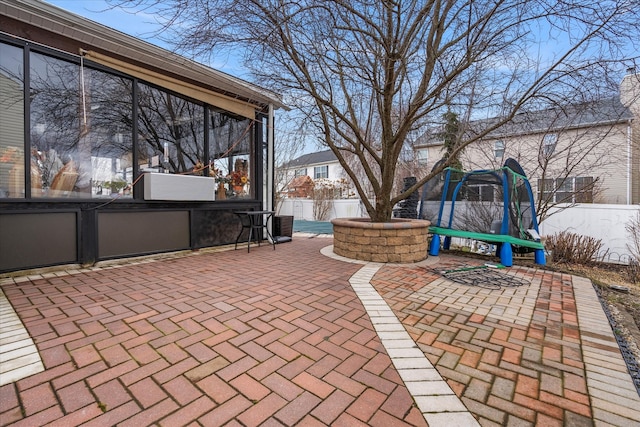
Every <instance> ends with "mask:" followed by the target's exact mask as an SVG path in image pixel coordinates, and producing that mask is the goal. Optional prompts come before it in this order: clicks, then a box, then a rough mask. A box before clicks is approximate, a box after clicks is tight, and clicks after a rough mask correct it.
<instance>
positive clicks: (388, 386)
mask: <svg viewBox="0 0 640 427" xmlns="http://www.w3.org/2000/svg"><path fill="white" fill-rule="evenodd" d="M330 244H331V239H330V238H308V236H300V235H298V236H294V240H293V242H291V243H287V244H283V245H279V246H277V248H276V251H273V250H272V249H271V247H269V246H265V245H263V247H260V248H255V250H253V249H252V251H251V253H250V254H247V252H246V251H242V250H238V251H222V252H207V251H203V252H200V253H195V254H189V255H187V256H175V257H163V258H161V259H159V260H145V261H140V262H136V263H129V264H125V265H121V266H114V267H101V268H96V269H90V270H82V271H70V272H58V273H49V274H45V275H36V276H30V277H20V278H16V279H0V284H2V290H3V291H4V293H5V294H6V296H7V298H8V299H9V301H10V302H11V304H12V305H13V307H14V308H15V310H16V312H17V314H18V317H19V318H20V319H21V320H22V322H23V323H24V325H25V326H26V329H27V330H28V332H29V335H30V336H31V337H32V339H33V341H34V342H35V345H36V347H37V349H38V351H39V353H40V356H41V357H42V362H43V364H44V368H45V369H44V371H42V372H39V373H34V374H32V375H29V376H26V377H25V378H23V379H20V380H17V381H13V382H10V383H8V384H5V385H3V386H1V387H0V425H3V426H4V425H16V426H20V425H25V426H34V425H59V426H74V425H95V426H111V425H123V426H143V425H161V426H185V425H194V426H195V425H203V426H222V425H228V426H258V425H264V426H282V425H285V426H293V425H300V426H315V425H337V426H341V425H343V426H357V425H363V426H364V425H371V426H395V425H398V426H402V425H405V426H406V425H411V426H424V425H430V426H432V427H434V426H439V425H442V426H450V425H478V424H479V425H483V426H491V425H514V426H515V425H523V426H526V425H541V426H553V425H575V426H582V425H584V426H589V425H629V426H631V425H638V420H639V419H640V410H639V408H640V398H638V395H637V393H635V389H633V385H632V383H631V379H630V378H629V376H628V373H626V372H625V368H624V366H623V365H622V366H621V365H620V361H621V358H620V353H619V351H618V350H617V346H616V344H615V340H614V339H613V335H612V333H611V329H610V327H609V326H608V324H606V317H604V315H603V314H602V311H601V309H600V311H598V307H597V304H598V302H597V300H596V301H595V304H596V305H594V304H592V301H591V300H590V299H589V298H588V290H589V288H590V283H589V282H588V281H585V280H583V279H578V278H574V277H572V276H567V275H560V274H557V273H550V272H545V271H542V270H530V269H526V268H512V269H509V271H508V272H505V270H502V272H505V274H510V275H516V276H518V277H522V278H524V279H526V280H528V281H529V282H530V284H529V285H528V286H521V287H518V288H508V289H500V290H487V289H480V288H477V287H469V286H465V285H459V284H455V283H454V282H451V281H448V280H446V279H443V278H442V276H441V275H440V274H439V273H438V270H439V269H443V268H456V266H460V265H461V263H468V262H469V261H470V260H468V259H456V258H450V257H447V256H440V257H437V258H430V259H429V260H427V262H425V263H422V264H421V265H405V266H396V265H383V264H367V265H363V264H357V263H350V262H345V261H343V260H340V259H336V258H335V257H331V256H326V255H323V254H322V253H321V250H322V251H323V252H324V253H326V247H327V246H328V245H330ZM465 265H466V264H465ZM578 291H579V292H578ZM591 292H593V289H592V288H591ZM585 295H586V296H587V297H586V298H585ZM593 295H595V293H594V294H593ZM585 310H587V311H585ZM616 351H617V358H616ZM425 356H426V357H425ZM3 363H6V361H3ZM434 368H435V369H434ZM625 375H626V376H625ZM633 393H635V395H634V394H633ZM456 416H459V417H458V418H456ZM427 422H428V424H427ZM456 423H457V424H456Z"/></svg>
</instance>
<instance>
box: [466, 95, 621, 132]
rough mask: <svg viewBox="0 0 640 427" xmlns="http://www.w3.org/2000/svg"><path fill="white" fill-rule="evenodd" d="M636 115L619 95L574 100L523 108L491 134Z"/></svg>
mask: <svg viewBox="0 0 640 427" xmlns="http://www.w3.org/2000/svg"><path fill="white" fill-rule="evenodd" d="M631 119H633V114H632V113H631V111H630V110H629V108H627V107H625V106H624V105H622V103H621V102H620V98H619V97H617V96H616V97H611V98H606V99H600V100H596V101H590V102H581V103H576V104H570V105H567V106H563V107H557V108H550V109H546V110H539V111H531V112H522V113H519V114H517V115H516V116H515V117H514V118H513V120H511V121H510V122H508V123H506V124H505V125H504V126H502V127H500V128H499V129H497V130H495V131H493V132H491V134H490V136H491V137H500V136H509V135H522V134H531V133H542V132H554V131H562V130H567V129H577V128H588V127H593V126H607V125H612V124H616V123H622V122H626V121H628V120H631ZM496 120H498V118H493V119H488V120H484V121H478V122H474V123H473V124H472V127H475V126H478V128H482V127H483V126H490V125H491V124H493V123H495V122H496Z"/></svg>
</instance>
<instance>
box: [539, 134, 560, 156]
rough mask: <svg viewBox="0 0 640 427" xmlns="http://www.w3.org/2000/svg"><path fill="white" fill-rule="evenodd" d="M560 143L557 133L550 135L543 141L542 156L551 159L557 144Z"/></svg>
mask: <svg viewBox="0 0 640 427" xmlns="http://www.w3.org/2000/svg"><path fill="white" fill-rule="evenodd" d="M557 142H558V134H557V133H548V134H546V135H545V136H544V138H543V139H542V154H543V155H544V156H545V157H549V156H550V155H552V154H553V152H554V151H555V149H556V144H557Z"/></svg>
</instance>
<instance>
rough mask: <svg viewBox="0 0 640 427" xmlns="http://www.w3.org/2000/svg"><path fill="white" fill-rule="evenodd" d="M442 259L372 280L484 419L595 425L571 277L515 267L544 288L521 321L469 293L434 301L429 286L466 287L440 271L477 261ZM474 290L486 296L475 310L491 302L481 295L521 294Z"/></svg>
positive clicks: (387, 270) (443, 289) (447, 290)
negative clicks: (468, 306) (469, 306)
mask: <svg viewBox="0 0 640 427" xmlns="http://www.w3.org/2000/svg"><path fill="white" fill-rule="evenodd" d="M441 258H442V259H441V260H439V261H440V262H439V264H438V266H437V269H434V268H423V267H413V268H406V267H405V268H398V267H395V266H388V267H383V268H382V269H381V270H379V271H378V273H377V274H376V276H374V278H373V280H372V284H373V285H374V287H375V288H376V290H377V291H378V292H379V293H380V294H381V295H382V296H383V297H384V298H385V299H386V300H387V301H388V303H389V305H390V306H391V307H392V308H394V307H397V308H396V309H395V313H396V315H397V316H398V318H399V319H400V320H401V321H402V322H403V323H404V325H405V327H406V329H407V331H408V332H409V333H410V335H411V336H412V338H413V339H414V340H415V341H416V342H417V343H418V344H419V346H420V348H421V349H422V350H423V351H424V352H425V354H427V356H428V358H429V360H430V361H431V362H432V363H433V365H434V366H435V368H436V369H437V370H438V372H439V373H440V374H441V375H442V376H443V377H444V378H446V379H447V382H448V383H449V385H450V386H451V388H452V389H453V390H454V392H455V393H456V394H457V395H458V397H460V398H461V400H462V402H463V403H464V404H465V406H467V408H468V409H469V410H470V411H471V413H472V414H474V416H475V417H476V418H477V419H478V421H479V422H480V424H481V425H544V426H547V425H563V423H566V422H569V421H568V420H571V423H572V424H571V425H581V426H590V425H593V423H592V420H591V417H592V413H591V407H590V404H589V396H588V395H587V390H586V386H585V382H584V379H583V378H584V377H585V371H584V364H583V362H582V355H581V348H580V339H579V336H578V335H577V334H576V333H575V331H577V330H578V325H577V317H576V306H575V300H574V296H573V290H572V287H571V286H570V285H571V276H568V275H563V274H559V273H553V272H549V271H543V270H532V269H528V268H523V267H513V268H511V269H509V271H508V274H511V275H514V276H518V277H521V278H525V279H527V280H529V281H531V283H532V285H530V286H531V287H537V286H539V290H538V293H537V299H534V301H536V304H535V307H533V309H532V312H531V319H530V321H529V319H524V318H522V319H520V320H522V321H520V322H518V323H517V324H516V323H514V322H513V321H507V320H506V319H504V318H501V317H500V316H494V315H491V314H486V315H481V314H477V313H474V312H473V311H469V310H465V309H463V308H461V307H462V305H461V304H464V303H466V301H462V300H463V298H459V300H455V298H451V299H450V300H447V299H446V298H445V299H444V300H442V299H441V300H440V301H438V302H436V303H435V304H433V303H430V302H429V301H427V300H426V299H428V298H429V294H427V293H425V290H426V289H433V287H436V286H437V287H438V293H439V294H442V295H447V294H451V293H452V292H451V289H452V288H454V287H464V286H465V285H460V284H456V283H454V282H450V281H446V280H442V276H440V274H439V273H438V271H437V270H446V269H455V268H457V267H463V266H464V267H467V266H469V265H471V264H474V261H473V260H469V259H455V258H447V257H446V256H444V257H441ZM447 260H449V261H447ZM475 263H476V264H477V265H481V264H480V262H477V261H475ZM525 288H526V287H524V286H523V287H522V288H521V289H518V293H520V294H522V293H523V292H525V291H527V290H526V289H525ZM469 292H471V293H472V294H473V293H475V295H476V298H478V301H479V302H478V303H477V304H476V306H475V307H482V306H483V302H481V298H484V299H485V300H488V301H493V300H492V298H502V299H503V301H502V304H503V305H506V306H507V307H509V302H508V301H507V300H506V299H507V298H509V297H512V296H515V292H511V291H510V290H508V291H506V292H502V291H501V290H478V291H477V292H475V290H471V289H470V290H469ZM461 301H462V302H461ZM496 302H497V301H496ZM484 304H487V303H486V302H485V303H484ZM489 304H490V303H489ZM497 305H498V304H497V303H496V305H494V306H493V307H492V308H496V306H497ZM514 305H515V304H514ZM484 308H488V307H484ZM581 379H582V381H581Z"/></svg>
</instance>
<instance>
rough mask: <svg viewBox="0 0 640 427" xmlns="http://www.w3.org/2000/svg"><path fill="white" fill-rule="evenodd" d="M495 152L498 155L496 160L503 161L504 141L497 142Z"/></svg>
mask: <svg viewBox="0 0 640 427" xmlns="http://www.w3.org/2000/svg"><path fill="white" fill-rule="evenodd" d="M494 152H495V155H496V159H501V158H503V157H504V141H503V140H501V139H500V140H498V141H496V143H495V148H494Z"/></svg>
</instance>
